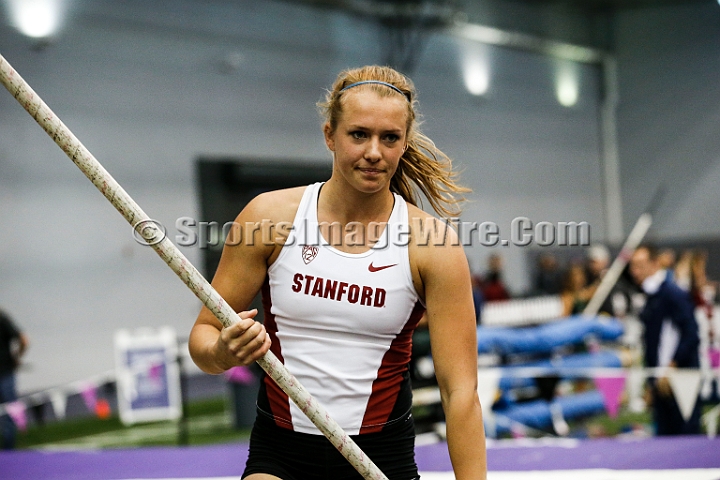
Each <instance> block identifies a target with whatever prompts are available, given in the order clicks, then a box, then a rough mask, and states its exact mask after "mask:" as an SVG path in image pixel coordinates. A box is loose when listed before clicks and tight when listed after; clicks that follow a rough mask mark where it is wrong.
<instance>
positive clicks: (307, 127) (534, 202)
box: [0, 0, 603, 392]
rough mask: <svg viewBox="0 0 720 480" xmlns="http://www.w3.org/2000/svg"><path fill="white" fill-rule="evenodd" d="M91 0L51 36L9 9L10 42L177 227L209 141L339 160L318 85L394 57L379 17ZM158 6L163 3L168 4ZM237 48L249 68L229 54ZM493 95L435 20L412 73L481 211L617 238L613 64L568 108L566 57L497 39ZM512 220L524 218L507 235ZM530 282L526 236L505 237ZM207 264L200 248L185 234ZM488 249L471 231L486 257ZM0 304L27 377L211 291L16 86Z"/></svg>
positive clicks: (7, 49) (65, 376)
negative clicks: (608, 122) (603, 172)
mask: <svg viewBox="0 0 720 480" xmlns="http://www.w3.org/2000/svg"><path fill="white" fill-rule="evenodd" d="M147 3H148V2H141V1H139V0H138V1H126V2H122V3H121V4H117V2H110V1H109V0H105V1H99V0H98V1H95V2H86V3H85V4H81V5H79V6H78V7H77V10H76V12H75V16H74V17H71V20H70V22H69V24H68V26H67V29H66V30H65V31H64V32H63V33H62V35H61V36H59V38H57V40H56V42H55V43H54V44H52V45H50V46H49V47H47V48H46V49H45V50H43V51H33V50H31V49H30V48H29V45H28V42H27V41H26V40H25V39H24V38H23V37H22V36H20V35H19V34H18V33H17V32H15V31H14V30H11V29H10V28H8V27H7V26H5V25H6V23H2V26H1V27H0V53H2V54H3V55H4V56H5V57H6V58H7V59H8V61H9V62H10V63H11V64H13V66H14V67H15V68H16V69H17V70H18V71H19V73H20V74H21V75H23V76H24V77H25V79H26V80H27V81H28V82H29V83H30V84H31V85H32V86H33V88H34V89H35V90H36V91H37V92H38V94H39V95H40V96H41V97H42V98H43V99H44V100H45V101H46V102H47V103H48V104H49V105H50V106H51V108H53V109H54V110H55V112H56V113H57V114H58V115H59V116H60V118H62V119H63V120H64V122H65V123H66V124H67V125H68V126H69V127H70V128H71V129H72V130H73V132H74V133H75V134H76V135H77V136H78V137H79V138H80V139H81V140H82V141H83V142H84V143H85V145H86V146H87V147H88V148H89V149H90V151H91V152H93V153H94V155H95V156H96V157H97V158H98V159H99V161H100V162H101V163H102V164H103V165H104V166H105V167H106V168H107V169H108V170H109V171H110V173H111V174H113V176H114V177H115V178H116V179H117V180H118V181H119V183H120V184H121V185H123V187H124V188H125V190H127V191H128V193H129V194H130V195H131V196H132V197H133V198H134V199H135V200H136V201H137V202H138V203H139V204H140V205H141V207H143V209H144V210H145V211H146V212H147V213H148V214H149V215H150V216H151V217H153V218H156V219H157V220H160V221H161V222H163V223H164V224H165V225H167V226H168V227H169V233H170V234H171V235H172V234H173V233H174V232H173V228H172V226H173V225H174V223H175V219H177V218H178V217H181V216H194V215H196V214H197V212H198V199H197V197H196V191H195V179H194V177H193V175H194V161H195V160H196V159H197V158H198V157H199V156H201V155H203V156H205V155H224V156H237V157H245V156H249V157H261V158H268V159H269V161H272V159H278V158H289V159H298V160H313V161H318V162H326V161H329V157H328V155H327V153H326V152H325V149H324V146H323V143H322V138H321V135H320V130H319V118H318V116H317V113H316V111H315V102H316V101H317V100H319V99H320V97H321V95H322V93H323V89H324V88H326V87H328V86H329V84H330V83H331V81H332V79H333V78H334V76H335V74H336V73H337V71H338V70H339V69H340V68H344V67H347V66H355V65H360V64H364V63H373V62H378V61H379V59H380V58H381V51H382V48H385V46H383V45H379V44H378V42H377V41H376V39H377V38H378V35H377V29H376V27H375V26H373V25H371V24H368V23H366V22H364V21H362V20H357V19H352V18H349V17H347V16H344V15H341V14H337V13H332V12H327V11H321V10H312V9H306V8H301V7H295V6H291V5H288V4H286V3H274V2H250V1H241V2H233V3H231V2H200V1H193V0H184V1H177V2H168V3H166V4H162V3H153V7H150V6H147ZM158 5H165V6H164V7H161V6H158ZM235 53H239V54H240V55H241V57H242V62H241V64H240V66H239V69H238V71H237V72H234V73H232V74H223V73H221V72H220V69H219V67H218V65H219V63H220V62H221V60H222V59H223V58H224V57H225V56H226V55H228V54H235ZM494 58H495V63H494V65H495V70H494V81H493V82H494V83H493V86H492V88H491V91H490V93H489V95H488V97H487V98H485V99H477V98H474V97H472V96H470V95H468V94H467V93H466V92H465V90H464V87H463V85H462V81H461V78H460V65H459V46H458V42H457V40H455V39H453V38H451V37H448V36H444V35H435V36H432V37H431V38H430V40H429V42H428V44H427V47H426V49H425V50H424V51H423V54H422V57H421V59H420V61H419V62H418V68H417V71H416V72H415V73H414V74H413V78H414V80H415V82H416V85H417V87H418V90H419V92H420V102H421V109H422V113H423V114H424V120H425V131H426V132H427V133H428V134H429V135H430V136H431V137H432V138H433V139H434V140H435V141H436V143H437V144H438V145H439V146H440V147H441V148H442V149H444V150H446V152H447V153H448V154H450V155H451V156H452V157H453V158H454V159H455V160H456V163H457V165H458V167H459V168H460V169H462V170H463V175H462V180H463V182H464V183H465V184H467V185H468V186H470V187H471V188H473V190H474V193H473V194H472V195H471V196H470V203H469V205H468V207H467V209H466V212H465V214H464V215H463V220H467V221H477V222H482V221H487V220H492V221H495V222H497V223H498V224H499V225H500V227H501V229H502V232H503V233H504V234H506V232H507V229H508V228H509V225H510V222H511V220H512V219H513V218H515V217H517V216H526V217H529V218H530V219H532V220H534V221H535V222H538V221H551V222H557V221H567V220H574V221H588V222H590V223H591V225H592V228H593V230H592V235H593V239H602V236H603V225H602V202H601V191H600V183H601V177H600V162H599V154H598V148H599V147H598V128H597V89H598V87H597V72H595V71H594V70H593V69H592V68H590V67H586V68H583V69H582V71H581V73H580V75H581V78H582V90H581V92H582V93H581V99H580V103H579V104H578V106H576V107H575V108H572V109H566V108H564V107H560V106H559V105H558V104H557V102H556V100H555V98H554V92H553V84H552V75H553V71H554V69H555V65H554V63H553V62H552V61H550V60H548V59H544V58H540V57H537V56H535V55H531V54H523V53H519V52H507V51H504V52H503V51H496V52H494ZM505 236H506V238H507V235H505ZM500 251H501V253H502V254H503V255H504V256H505V257H506V265H507V278H508V282H509V283H510V286H511V288H512V289H513V290H515V291H522V290H524V289H525V288H527V287H528V285H527V268H526V266H525V263H524V249H522V248H517V247H508V248H506V249H500ZM183 252H184V253H185V254H186V255H187V256H188V257H189V259H190V260H191V261H192V262H193V263H195V264H196V265H199V264H200V259H201V257H200V251H199V250H197V249H194V248H184V249H183ZM488 253H489V249H487V248H481V247H479V246H475V247H473V248H470V249H468V256H469V257H470V260H471V264H472V266H473V267H474V268H476V269H480V268H481V267H484V259H485V257H486V256H487V255H488ZM0 284H1V285H2V288H0V306H1V307H2V308H4V309H6V310H7V311H8V312H9V313H10V314H11V315H12V316H13V317H14V318H15V319H16V321H17V322H18V323H19V324H20V325H21V326H22V327H23V328H24V329H25V330H26V332H27V333H28V335H29V337H30V340H31V342H32V347H31V349H30V351H29V353H28V355H27V365H26V367H25V369H24V370H23V371H22V372H21V373H20V376H19V380H20V385H19V386H20V390H21V391H24V392H29V391H34V390H37V389H41V388H47V387H50V386H54V385H61V384H63V383H66V382H69V381H73V380H77V379H81V378H84V377H86V376H88V375H92V374H95V373H99V372H102V371H104V370H106V369H109V368H112V366H113V363H112V362H113V357H112V335H113V332H114V331H115V330H116V329H118V328H134V327H138V326H143V325H156V326H158V325H172V326H174V327H175V328H176V329H177V330H178V333H179V334H180V335H181V336H186V335H187V334H188V332H189V329H190V326H191V325H192V322H193V321H194V318H195V315H196V313H197V311H198V309H199V302H198V301H197V300H196V299H195V298H194V297H193V296H192V294H191V293H190V292H189V290H187V288H186V287H185V286H184V285H182V283H181V282H180V281H179V280H178V279H177V278H176V277H175V276H174V274H173V273H172V272H171V271H170V270H169V269H168V268H167V267H166V266H165V265H164V264H163V263H162V262H161V261H160V259H158V258H156V255H155V254H154V253H153V252H152V251H151V250H150V249H149V248H147V247H142V246H140V245H138V244H137V243H135V242H134V240H133V238H132V235H131V230H130V226H129V225H127V224H126V223H125V220H124V219H122V217H121V216H120V215H119V214H118V213H117V212H115V211H114V209H113V208H112V207H111V206H110V204H109V203H107V201H106V200H105V199H104V198H103V197H102V196H101V194H100V193H99V192H97V191H96V190H95V189H94V187H93V186H92V185H91V184H90V182H89V181H87V180H86V179H85V178H84V177H83V176H82V174H81V173H80V172H79V171H78V170H77V168H76V167H75V166H73V165H72V163H71V162H70V161H69V160H68V159H67V158H66V157H65V156H64V155H63V154H62V152H61V151H60V150H59V149H58V148H57V147H56V146H55V145H54V144H53V142H52V141H51V140H50V139H49V137H47V135H46V134H45V133H44V132H42V130H41V129H40V128H39V127H38V126H37V125H36V124H35V123H34V122H33V121H32V120H31V118H30V117H29V116H28V115H27V114H26V113H25V112H24V111H23V110H22V109H21V108H20V106H19V105H18V104H17V103H16V102H15V101H14V100H13V99H12V97H11V96H10V95H9V94H3V92H0Z"/></svg>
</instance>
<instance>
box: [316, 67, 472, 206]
mask: <svg viewBox="0 0 720 480" xmlns="http://www.w3.org/2000/svg"><path fill="white" fill-rule="evenodd" d="M368 80H371V81H378V82H385V83H389V84H390V85H392V86H394V87H396V88H397V89H398V90H399V91H400V92H401V93H402V94H403V95H405V98H406V99H407V105H408V125H407V131H406V139H407V149H406V150H405V152H404V153H403V155H402V157H401V158H400V163H399V164H398V167H397V171H396V172H395V175H393V178H392V180H391V181H390V190H391V191H392V192H394V193H397V194H398V195H400V196H402V197H403V198H404V199H405V200H406V201H407V202H409V203H411V204H413V205H415V206H417V205H418V201H419V197H418V192H417V190H420V192H422V193H423V195H425V197H426V198H427V199H428V201H429V202H430V205H431V206H432V208H433V210H435V211H436V212H437V213H438V214H439V215H440V216H442V217H446V218H447V217H454V216H458V215H459V214H460V211H461V209H460V203H461V202H462V201H463V200H464V197H463V196H462V194H463V193H468V192H470V189H468V188H465V187H462V186H460V185H457V184H456V183H455V178H456V177H457V172H455V171H454V170H453V169H452V161H451V160H450V158H449V157H448V156H447V155H445V154H444V153H443V152H442V151H440V149H438V148H437V147H436V146H435V143H433V141H432V140H430V139H429V138H428V137H427V136H425V135H424V134H423V133H421V132H420V129H419V125H418V123H419V122H418V119H417V114H416V112H415V106H416V104H417V100H416V99H415V86H414V85H413V83H412V81H411V80H410V79H409V78H407V77H406V76H405V75H403V74H402V73H400V72H398V71H396V70H394V69H392V68H390V67H382V66H377V65H371V66H366V67H361V68H356V69H351V70H344V71H342V72H340V74H339V75H338V77H337V79H336V80H335V83H333V86H332V90H329V91H328V92H327V94H326V96H325V100H324V101H322V102H319V103H318V107H319V109H320V112H321V114H322V115H323V118H324V119H325V121H326V122H327V123H328V125H329V126H330V130H331V131H333V132H334V131H335V129H336V128H337V124H338V121H339V119H340V115H341V114H342V106H343V101H342V99H343V97H344V95H343V93H344V92H343V89H345V88H346V87H348V86H349V85H352V84H354V83H357V82H364V81H368ZM353 88H356V87H353ZM362 88H372V89H373V91H375V92H376V93H377V94H378V95H380V96H383V97H389V96H391V95H397V93H398V92H397V91H395V90H394V89H392V88H388V87H387V86H383V85H382V84H377V83H375V84H373V83H368V84H365V85H362Z"/></svg>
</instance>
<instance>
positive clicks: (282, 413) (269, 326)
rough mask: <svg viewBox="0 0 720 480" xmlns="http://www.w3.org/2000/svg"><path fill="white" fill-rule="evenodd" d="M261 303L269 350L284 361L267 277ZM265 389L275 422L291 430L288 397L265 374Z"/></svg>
mask: <svg viewBox="0 0 720 480" xmlns="http://www.w3.org/2000/svg"><path fill="white" fill-rule="evenodd" d="M262 303H263V311H264V313H265V330H266V331H267V333H268V335H270V340H271V341H272V345H271V346H270V351H271V352H272V353H274V354H275V356H276V357H277V358H278V359H279V360H280V362H282V363H285V360H284V359H283V356H282V348H281V347H280V340H279V339H278V338H277V324H276V323H275V315H273V314H272V313H271V312H270V310H271V307H272V298H270V283H269V280H268V278H267V277H266V278H265V283H263V286H262ZM265 391H266V393H267V400H268V403H269V404H270V410H271V413H272V414H273V416H274V417H275V423H276V424H277V425H278V426H279V427H283V428H288V429H291V430H292V417H291V416H290V398H289V397H288V396H287V394H286V393H285V392H283V391H282V389H281V388H280V387H278V385H277V383H275V380H273V379H272V378H270V377H269V376H268V375H265Z"/></svg>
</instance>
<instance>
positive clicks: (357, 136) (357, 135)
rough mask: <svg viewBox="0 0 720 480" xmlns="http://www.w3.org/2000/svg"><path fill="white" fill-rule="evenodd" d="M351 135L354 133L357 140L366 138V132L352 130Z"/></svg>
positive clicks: (353, 135)
mask: <svg viewBox="0 0 720 480" xmlns="http://www.w3.org/2000/svg"><path fill="white" fill-rule="evenodd" d="M350 135H352V137H353V138H354V139H356V140H360V139H362V138H365V132H351V133H350Z"/></svg>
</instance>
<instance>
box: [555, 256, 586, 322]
mask: <svg viewBox="0 0 720 480" xmlns="http://www.w3.org/2000/svg"><path fill="white" fill-rule="evenodd" d="M591 297H592V292H591V290H590V289H589V288H587V275H586V274H585V269H584V268H583V267H582V265H579V264H577V263H575V264H572V265H570V268H568V271H567V273H566V274H565V282H564V286H563V290H562V293H561V294H560V298H561V299H562V302H563V315H564V316H566V317H567V316H570V315H577V314H579V313H582V311H583V310H584V309H585V307H586V306H587V304H588V302H589V301H590V298H591Z"/></svg>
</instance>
